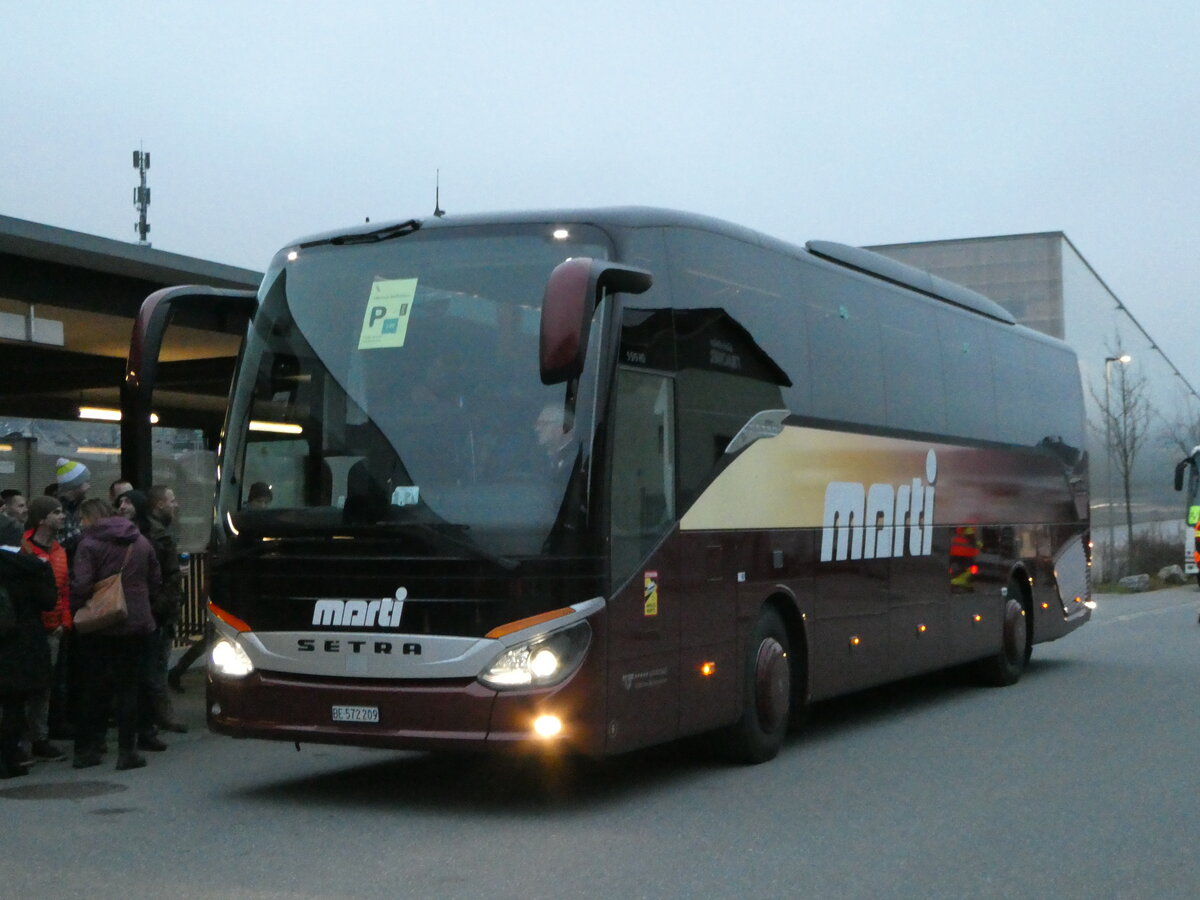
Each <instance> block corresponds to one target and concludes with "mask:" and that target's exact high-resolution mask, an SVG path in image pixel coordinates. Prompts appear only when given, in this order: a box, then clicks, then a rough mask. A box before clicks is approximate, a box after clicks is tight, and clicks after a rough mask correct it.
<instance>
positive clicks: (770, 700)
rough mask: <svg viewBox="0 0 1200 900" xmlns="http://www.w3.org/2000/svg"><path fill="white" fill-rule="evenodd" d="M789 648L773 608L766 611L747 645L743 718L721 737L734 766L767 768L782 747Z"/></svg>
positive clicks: (789, 675) (789, 692) (787, 706)
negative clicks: (767, 764) (758, 765)
mask: <svg viewBox="0 0 1200 900" xmlns="http://www.w3.org/2000/svg"><path fill="white" fill-rule="evenodd" d="M789 646H790V641H789V639H788V632H787V627H786V626H785V625H784V624H783V619H782V618H780V615H779V613H778V612H777V611H776V610H775V609H774V608H773V607H770V606H768V607H765V608H764V609H763V611H762V613H761V614H760V615H759V617H758V621H757V622H756V623H755V624H754V629H753V630H752V631H751V632H750V640H749V641H747V643H746V656H745V660H744V661H743V666H742V715H741V718H740V719H738V721H737V722H735V723H734V724H733V725H732V726H731V727H730V728H729V729H728V731H727V732H726V735H725V738H726V748H727V751H728V755H729V757H730V758H731V759H733V760H734V761H736V762H741V763H751V764H753V763H761V762H766V761H767V760H769V759H774V758H775V756H776V755H777V754H778V753H779V749H780V747H782V746H783V740H784V738H785V737H786V736H787V732H788V720H789V718H790V715H791V708H792V662H791V659H790V658H789V656H788V648H789Z"/></svg>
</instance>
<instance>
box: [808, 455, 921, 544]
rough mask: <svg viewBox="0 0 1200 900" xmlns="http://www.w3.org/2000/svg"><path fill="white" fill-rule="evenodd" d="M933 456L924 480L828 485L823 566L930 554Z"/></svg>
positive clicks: (844, 482)
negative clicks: (897, 483)
mask: <svg viewBox="0 0 1200 900" xmlns="http://www.w3.org/2000/svg"><path fill="white" fill-rule="evenodd" d="M936 480H937V454H936V453H934V452H933V450H930V451H929V453H928V454H927V455H926V457H925V481H922V480H921V479H920V478H914V479H913V480H912V484H901V485H891V484H872V485H871V486H870V487H867V486H866V485H864V484H863V483H862V482H859V481H831V482H830V483H829V484H828V485H827V486H826V488H825V517H824V520H823V522H822V529H821V562H829V561H831V560H840V559H887V558H889V557H895V556H903V555H904V545H905V536H906V535H907V537H908V553H909V555H910V556H929V555H930V554H931V553H932V552H933V495H934V487H933V483H934V482H935V481H936Z"/></svg>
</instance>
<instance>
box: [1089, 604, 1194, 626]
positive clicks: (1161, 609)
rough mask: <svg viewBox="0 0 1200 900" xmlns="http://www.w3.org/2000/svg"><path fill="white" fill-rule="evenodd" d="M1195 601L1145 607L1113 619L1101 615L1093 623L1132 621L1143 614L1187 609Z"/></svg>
mask: <svg viewBox="0 0 1200 900" xmlns="http://www.w3.org/2000/svg"><path fill="white" fill-rule="evenodd" d="M1195 602H1196V601H1194V600H1185V601H1183V602H1182V603H1176V604H1173V605H1171V606H1159V607H1156V608H1154V609H1143V610H1139V611H1138V612H1132V613H1125V614H1123V615H1120V616H1115V617H1113V618H1111V619H1108V618H1103V617H1101V618H1100V619H1099V621H1097V620H1095V619H1093V624H1094V625H1097V626H1100V625H1112V624H1113V623H1114V622H1130V621H1132V620H1133V619H1140V618H1142V617H1143V616H1159V615H1162V614H1163V613H1170V612H1178V611H1179V610H1181V609H1187V608H1189V607H1192V606H1194V605H1195Z"/></svg>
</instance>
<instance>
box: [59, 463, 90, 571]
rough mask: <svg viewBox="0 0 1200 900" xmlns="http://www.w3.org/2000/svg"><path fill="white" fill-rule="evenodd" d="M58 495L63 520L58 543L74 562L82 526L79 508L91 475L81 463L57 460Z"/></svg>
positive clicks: (84, 497)
mask: <svg viewBox="0 0 1200 900" xmlns="http://www.w3.org/2000/svg"><path fill="white" fill-rule="evenodd" d="M55 475H56V482H55V483H56V484H57V485H58V493H57V494H56V495H55V496H57V497H58V499H59V500H60V501H61V502H62V508H63V512H64V513H65V518H64V519H63V526H62V529H61V530H60V531H59V532H58V542H59V543H60V544H62V548H63V549H64V550H66V551H67V560H68V561H70V562H74V560H75V547H76V546H77V545H78V544H79V539H80V537H81V536H82V525H81V524H80V521H79V507H80V505H81V504H82V503H83V501H84V500H86V499H87V493H88V488H90V487H91V485H90V484H89V483H88V479H89V478H91V477H92V473H91V472H90V471H88V467H87V466H85V465H84V464H83V463H81V462H75V461H74V460H71V459H64V458H63V457H61V456H60V457H59V458H58V468H57V469H56V471H55Z"/></svg>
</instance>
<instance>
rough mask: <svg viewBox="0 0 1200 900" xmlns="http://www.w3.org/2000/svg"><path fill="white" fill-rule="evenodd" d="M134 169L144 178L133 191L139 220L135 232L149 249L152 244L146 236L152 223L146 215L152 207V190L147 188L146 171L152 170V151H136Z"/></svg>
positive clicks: (134, 153)
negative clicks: (147, 219)
mask: <svg viewBox="0 0 1200 900" xmlns="http://www.w3.org/2000/svg"><path fill="white" fill-rule="evenodd" d="M133 167H134V168H135V169H137V170H138V173H139V174H140V175H141V177H142V183H141V185H140V186H139V187H135V188H134V189H133V205H134V206H136V207H137V209H138V220H137V222H135V223H134V225H133V230H134V231H136V232H137V233H138V243H139V244H141V245H142V246H143V247H149V246H150V242H149V241H148V240H146V235H148V234H149V233H150V223H149V222H147V221H146V213H147V211H148V210H149V207H150V188H148V187H146V170H147V169H149V168H150V151H149V150H147V151H145V152H143V151H141V150H134V151H133Z"/></svg>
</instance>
